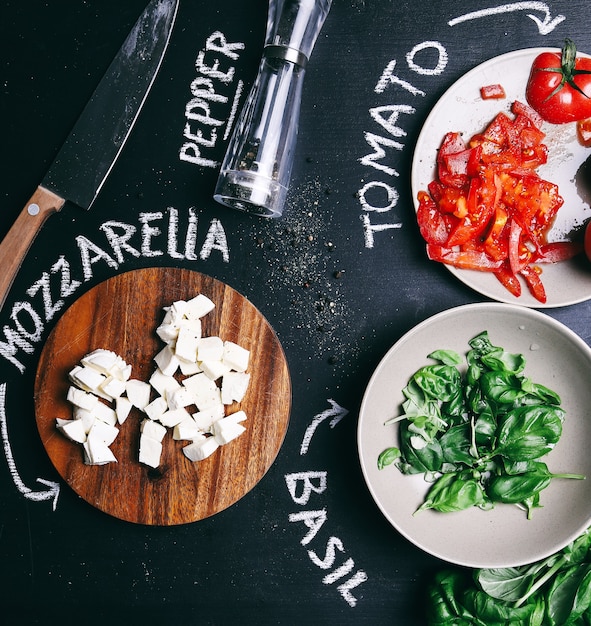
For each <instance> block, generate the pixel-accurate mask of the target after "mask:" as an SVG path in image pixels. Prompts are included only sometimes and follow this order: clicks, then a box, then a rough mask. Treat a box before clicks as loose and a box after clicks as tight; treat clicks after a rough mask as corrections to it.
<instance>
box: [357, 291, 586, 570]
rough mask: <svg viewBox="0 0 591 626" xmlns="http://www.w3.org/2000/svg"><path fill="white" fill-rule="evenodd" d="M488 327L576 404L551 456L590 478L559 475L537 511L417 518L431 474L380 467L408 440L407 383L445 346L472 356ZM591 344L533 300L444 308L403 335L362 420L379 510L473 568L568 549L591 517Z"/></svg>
mask: <svg viewBox="0 0 591 626" xmlns="http://www.w3.org/2000/svg"><path fill="white" fill-rule="evenodd" d="M483 330H487V331H488V333H489V337H490V339H491V342H492V343H493V344H494V345H497V346H501V347H503V348H505V349H506V350H509V351H511V352H516V353H521V354H523V355H524V356H525V358H526V367H525V373H526V375H527V376H529V377H531V378H532V379H533V380H534V381H535V382H537V383H541V384H543V385H546V386H547V387H549V388H550V389H553V390H554V391H556V392H557V393H558V394H559V395H560V397H561V399H562V407H563V408H564V409H565V411H566V417H565V421H564V425H563V434H562V437H561V439H560V441H559V442H558V443H557V444H556V447H555V448H554V449H553V450H552V451H551V452H550V453H549V454H547V455H546V456H545V457H544V461H546V462H547V464H548V467H549V469H550V470H551V471H552V472H554V473H557V472H571V473H576V474H584V475H585V476H587V480H571V479H555V480H553V481H552V482H551V484H550V485H549V487H547V488H546V489H545V490H544V491H542V493H541V504H542V507H543V508H538V509H535V510H534V511H533V514H532V518H531V519H529V520H528V519H527V516H526V513H525V512H524V511H523V510H521V509H519V508H518V507H517V506H515V505H509V504H498V505H496V506H495V508H494V509H492V510H491V511H482V510H481V509H478V508H475V507H473V508H472V509H469V510H466V511H460V512H457V513H439V512H436V511H431V510H426V511H422V512H420V513H418V514H416V515H414V516H413V513H414V512H415V511H416V509H417V508H418V507H419V506H420V505H421V504H422V503H423V501H424V498H425V494H426V493H427V491H428V489H429V484H428V483H426V482H425V481H424V479H423V477H422V475H415V476H407V475H404V474H402V473H401V472H400V471H399V469H398V468H397V467H396V466H395V465H390V466H388V467H385V468H384V469H382V470H378V467H377V460H378V455H379V454H380V452H382V450H384V449H385V448H387V447H389V446H398V431H399V428H398V426H397V425H395V424H394V425H388V426H385V425H384V422H385V421H386V420H387V419H389V418H391V417H394V416H396V415H399V414H400V405H401V403H402V401H403V399H404V398H403V395H402V389H403V388H404V387H405V386H406V384H407V383H408V380H409V379H410V377H411V376H412V375H413V374H414V373H415V372H416V370H417V369H419V367H421V366H423V365H426V364H428V363H430V362H432V361H430V360H429V359H428V358H427V355H428V354H429V353H430V352H432V351H433V350H436V349H439V348H449V349H452V350H456V351H457V352H458V353H459V354H466V352H467V351H468V349H469V346H468V341H469V340H470V339H471V338H472V337H474V336H476V335H477V334H479V333H480V332H482V331H483ZM590 379H591V348H589V346H587V344H586V343H585V342H584V341H583V340H582V339H581V338H579V337H578V336H577V335H576V334H575V333H574V332H573V331H571V330H569V329H568V328H567V327H566V326H564V325H563V324H561V323H560V322H557V321H556V320H554V319H553V318H551V317H549V316H548V315H545V314H544V313H542V312H540V311H536V310H533V309H530V308H527V307H522V306H517V305H510V304H499V303H480V304H470V305H465V306H461V307H457V308H455V309H450V310H448V311H444V312H443V313H440V314H438V315H435V316H434V317H431V318H429V319H427V320H426V321H424V322H422V323H421V324H419V325H418V326H416V327H415V328H414V329H413V330H411V331H410V332H408V333H407V334H406V335H404V337H402V338H401V339H400V340H399V341H398V342H397V343H396V344H395V345H394V346H393V347H392V348H391V349H390V351H389V352H388V353H387V354H386V356H385V357H384V359H383V360H382V362H381V363H380V365H379V366H378V368H377V369H376V371H375V372H374V374H373V376H372V378H371V380H370V382H369V385H368V387H367V390H366V392H365V395H364V398H363V402H362V405H361V410H360V415H359V425H358V433H357V436H358V446H359V456H360V460H361V467H362V470H363V475H364V477H365V480H366V482H367V485H368V487H369V490H370V493H371V495H372V496H373V498H374V500H375V502H376V503H377V505H378V507H379V508H380V510H381V511H382V513H383V514H384V515H385V517H386V518H387V519H388V521H389V522H390V523H391V524H392V525H393V526H394V527H395V528H396V529H397V530H398V531H399V532H400V533H401V534H402V535H404V536H405V537H406V538H407V539H408V540H410V541H411V542H413V543H414V544H416V545H417V546H418V547H419V548H422V549H423V550H425V551H426V552H428V553H430V554H433V555H434V556H437V557H439V558H441V559H444V560H445V561H449V562H451V563H456V564H459V565H465V566H468V567H510V566H517V565H523V564H526V563H531V562H533V561H536V560H538V559H541V558H545V557H546V556H549V555H550V554H553V553H554V552H556V551H558V550H561V549H562V548H563V547H564V546H565V545H566V544H568V543H569V542H570V541H572V540H573V539H574V538H576V537H577V536H578V535H580V534H581V533H582V532H583V530H585V528H587V526H589V525H590V523H591V454H589V447H590V445H591V419H589V407H590V406H591V385H589V380H590Z"/></svg>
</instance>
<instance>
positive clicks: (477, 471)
mask: <svg viewBox="0 0 591 626" xmlns="http://www.w3.org/2000/svg"><path fill="white" fill-rule="evenodd" d="M468 344H469V346H470V349H469V350H468V352H467V354H466V362H467V369H466V371H465V373H462V371H461V370H460V366H461V365H464V361H463V359H462V357H460V355H459V354H458V353H457V352H455V351H453V350H437V351H435V352H432V353H431V354H429V355H428V356H429V358H431V359H433V360H434V361H436V363H435V364H431V365H426V366H424V367H422V368H420V369H419V370H418V371H417V372H415V374H414V375H413V376H412V377H411V379H410V380H409V382H408V384H407V386H406V387H405V388H404V389H403V394H404V397H405V400H404V402H403V404H402V410H403V413H402V414H401V415H400V416H398V417H395V418H393V419H391V420H388V421H387V422H386V424H392V423H397V424H399V428H400V447H399V448H398V447H391V448H387V449H386V450H384V451H383V452H382V453H381V454H380V455H379V457H378V467H379V468H380V469H383V468H384V467H386V466H387V465H390V464H392V463H395V464H396V465H397V466H398V468H399V469H400V471H402V472H403V473H405V474H417V473H422V474H424V475H425V478H426V479H427V480H428V481H429V482H432V483H433V484H432V486H431V487H430V489H429V491H428V493H427V497H426V499H425V501H424V503H423V504H422V505H421V506H420V507H419V508H418V509H417V512H419V511H422V510H425V509H434V510H436V511H441V512H447V511H460V510H463V509H467V508H469V507H472V506H478V507H481V508H484V509H487V508H491V507H493V506H494V504H495V503H500V502H502V503H511V504H517V505H520V506H521V507H523V508H524V510H526V511H527V516H528V518H529V517H530V516H531V514H532V511H533V509H534V508H536V507H538V506H540V504H539V499H540V492H541V491H542V490H543V489H545V488H546V487H547V486H548V485H549V484H550V481H551V480H552V479H553V478H584V477H583V476H581V475H579V474H552V473H551V472H550V471H549V469H548V467H547V465H546V464H545V463H544V462H542V461H541V460H540V458H541V457H543V456H544V455H545V454H547V453H548V452H549V451H550V450H551V449H552V448H553V447H554V445H555V444H556V443H557V442H558V440H559V439H560V436H561V435H562V423H563V420H564V410H563V409H562V408H561V407H560V397H559V396H558V394H557V393H555V392H554V391H552V390H550V389H548V388H547V387H545V386H544V385H541V384H538V383H535V382H533V381H532V380H531V379H530V378H528V377H527V376H525V374H524V369H525V358H524V356H523V355H521V354H512V353H510V352H507V351H506V350H505V349H504V348H501V347H497V346H494V345H493V344H492V343H491V341H490V339H489V336H488V332H487V331H483V332H481V333H480V334H479V335H477V336H476V337H474V338H473V339H471V340H470V341H469V342H468ZM464 368H465V367H464Z"/></svg>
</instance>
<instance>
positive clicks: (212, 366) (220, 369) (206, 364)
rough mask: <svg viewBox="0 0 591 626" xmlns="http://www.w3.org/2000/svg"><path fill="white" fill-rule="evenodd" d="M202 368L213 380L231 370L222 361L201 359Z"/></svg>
mask: <svg viewBox="0 0 591 626" xmlns="http://www.w3.org/2000/svg"><path fill="white" fill-rule="evenodd" d="M201 370H202V371H203V373H204V374H205V375H206V376H207V377H208V378H211V380H218V378H221V377H222V376H223V375H224V374H226V373H227V372H229V371H230V368H229V367H228V366H227V365H225V364H224V363H223V362H222V361H201Z"/></svg>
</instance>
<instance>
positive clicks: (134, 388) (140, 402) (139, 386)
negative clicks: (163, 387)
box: [125, 378, 152, 411]
mask: <svg viewBox="0 0 591 626" xmlns="http://www.w3.org/2000/svg"><path fill="white" fill-rule="evenodd" d="M151 389H152V388H151V387H150V385H149V384H148V383H145V382H144V381H142V380H137V379H135V378H132V379H130V380H128V381H127V383H126V384H125V392H126V393H127V397H128V398H129V401H130V402H131V404H133V406H135V407H137V408H138V409H140V410H142V411H143V410H144V409H145V408H146V406H147V405H148V403H149V402H150V392H151Z"/></svg>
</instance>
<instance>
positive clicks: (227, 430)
mask: <svg viewBox="0 0 591 626" xmlns="http://www.w3.org/2000/svg"><path fill="white" fill-rule="evenodd" d="M245 430H246V428H244V426H242V424H239V423H238V422H236V421H235V420H228V419H227V418H225V417H224V418H222V419H221V420H218V421H217V422H214V424H213V426H212V432H213V436H214V437H215V440H216V441H217V442H218V443H219V444H220V445H225V444H227V443H230V441H232V440H234V439H236V437H239V436H240V435H241V434H242V433H243V432H244V431H245Z"/></svg>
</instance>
